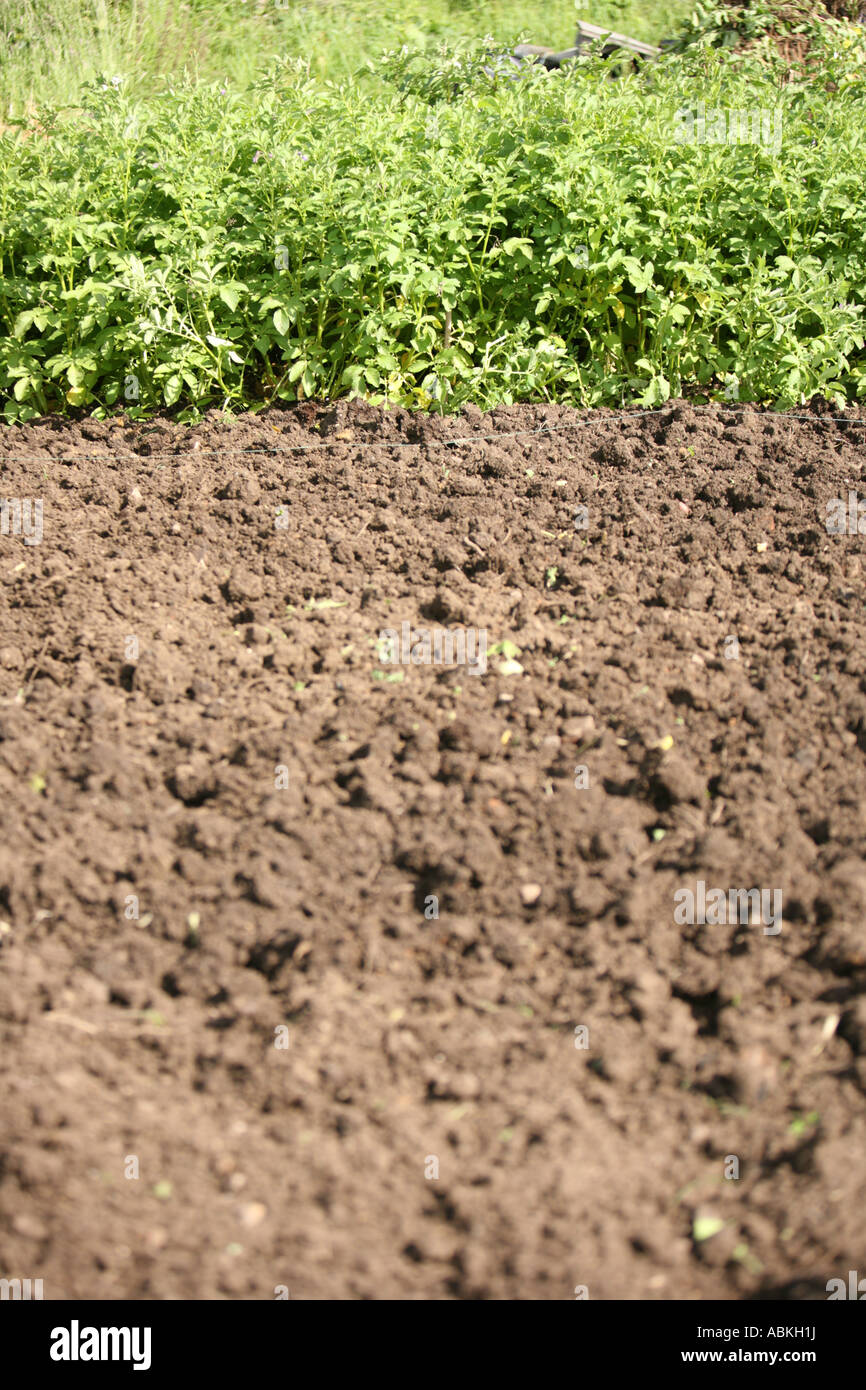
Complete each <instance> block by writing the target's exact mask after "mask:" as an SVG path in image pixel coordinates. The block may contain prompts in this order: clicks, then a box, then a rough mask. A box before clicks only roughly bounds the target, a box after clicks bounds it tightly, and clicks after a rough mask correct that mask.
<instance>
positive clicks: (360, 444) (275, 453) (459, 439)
mask: <svg viewBox="0 0 866 1390" xmlns="http://www.w3.org/2000/svg"><path fill="white" fill-rule="evenodd" d="M685 408H686V409H689V410H692V411H694V412H696V413H697V412H699V411H707V410H715V411H716V412H718V413H721V412H727V413H729V414H732V415H737V414H739V415H740V416H742V415H743V414H744V412H745V411H746V410H749V409H751V410H752V413H753V414H755V415H759V416H760V418H761V419H763V420H771V419H772V420H778V421H784V420H807V421H811V422H812V424H818V425H822V424H842V425H859V426H860V427H861V428H863V427H866V416H864V417H863V418H862V419H858V418H853V419H852V418H851V417H850V416H847V415H794V414H788V413H786V412H782V411H769V412H764V413H761V412H760V411H757V410H755V409H754V407H750V406H741V407H740V408H739V411H738V410H737V408H736V407H734V406H719V405H698V406H686V407H685ZM602 409H603V407H602ZM677 409H683V406H681V405H680V404H679V403H678V402H677V403H675V404H674V405H671V406H665V407H662V409H661V410H633V411H621V412H619V413H616V414H611V415H606V416H600V415H598V414H594V415H591V416H588V417H586V418H584V419H582V420H570V421H568V423H567V424H562V425H541V426H539V428H538V429H534V430H499V431H497V433H496V434H464V435H457V436H456V437H455V438H454V439H421V440H417V441H406V440H394V441H385V440H370V441H368V442H364V441H355V440H351V439H338V438H336V436H335V437H333V438H330V439H327V438H326V439H321V440H318V441H317V442H316V443H315V444H289V443H286V445H285V447H284V448H282V449H279V448H277V447H276V445H273V446H271V447H270V448H241V449H223V448H219V449H195V450H193V449H192V448H191V447H190V446H188V447H186V448H185V449H184V450H183V451H182V452H180V453H178V452H175V453H168V452H163V453H156V454H137V453H135V452H134V451H130V452H129V453H128V454H127V455H126V460H127V461H129V460H137V461H138V462H139V463H145V462H146V463H151V462H153V461H154V460H156V459H178V458H181V457H185V456H186V455H187V454H189V453H191V452H195V453H196V454H198V455H199V457H200V458H205V457H208V456H211V455H213V456H216V457H220V458H226V457H228V458H254V457H260V458H274V457H277V458H288V457H289V456H290V455H291V454H298V453H303V454H306V453H313V452H315V451H317V450H320V449H339V448H347V449H354V450H356V451H357V450H360V451H361V452H366V451H368V450H370V449H380V450H383V449H384V450H387V449H426V448H429V447H430V445H431V444H433V445H435V444H438V445H441V446H442V447H443V448H452V447H454V445H457V444H492V443H495V442H496V441H497V440H499V439H526V438H531V437H538V436H539V435H545V434H560V433H562V432H563V431H564V430H571V429H578V428H579V427H580V426H581V425H599V424H601V425H604V424H615V423H616V422H617V421H620V420H641V419H646V418H650V419H658V417H659V416H661V415H664V414H668V413H670V411H671V410H677ZM423 418H424V419H428V420H430V419H434V420H438V419H447V418H448V417H447V416H439V415H430V414H429V413H427V414H425V415H424V417H423ZM363 423H364V424H367V423H372V422H368V421H364V422H363ZM350 427H351V426H350V425H347V426H346V428H350ZM191 428H195V427H194V426H192V427H191ZM0 439H2V435H0ZM106 442H107V441H106ZM68 447H69V448H70V449H71V450H74V449H75V445H74V444H70V445H69V446H68ZM112 452H113V453H114V454H115V455H117V450H116V449H114V450H113V451H112ZM117 456H118V457H120V456H119V455H117ZM79 458H80V459H81V462H82V463H84V462H96V463H100V462H101V463H104V462H105V455H104V454H86V453H85V454H80V455H79ZM50 461H51V462H52V463H56V462H57V461H58V460H57V459H55V458H53V457H52V458H51V460H50ZM0 462H3V463H32V464H42V465H44V464H45V463H46V462H47V460H46V459H45V458H44V457H41V458H31V457H29V456H28V455H26V454H3V453H2V452H0Z"/></svg>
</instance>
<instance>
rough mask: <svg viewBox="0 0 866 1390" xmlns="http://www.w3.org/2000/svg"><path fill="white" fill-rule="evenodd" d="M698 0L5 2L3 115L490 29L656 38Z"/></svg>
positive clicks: (358, 61) (318, 70)
mask: <svg viewBox="0 0 866 1390" xmlns="http://www.w3.org/2000/svg"><path fill="white" fill-rule="evenodd" d="M690 9H691V3H690V0H599V2H598V3H590V0H586V3H584V4H575V3H574V0H492V3H491V2H490V0H484V2H483V3H482V0H391V3H389V4H387V5H382V4H380V3H377V2H376V0H349V3H346V4H342V3H338V0H305V2H302V0H180V3H179V2H178V0H0V74H2V76H0V120H3V119H4V118H5V120H7V121H10V120H14V119H15V118H18V117H21V116H22V115H23V114H24V113H25V112H27V111H34V110H36V111H39V110H41V108H42V106H43V105H44V104H46V103H47V104H49V105H52V106H55V107H56V106H74V105H75V104H76V103H77V102H78V101H79V99H80V98H79V93H80V88H81V84H82V82H89V81H92V80H93V79H94V78H95V77H97V76H98V75H100V74H105V75H107V76H109V77H112V76H122V77H123V78H124V80H125V86H126V89H127V90H129V91H131V92H133V94H137V95H145V94H146V93H148V92H149V91H151V90H153V89H154V88H155V87H156V86H158V85H160V84H161V83H162V82H163V81H164V80H165V79H166V78H178V77H180V75H181V74H182V73H183V72H184V71H186V72H187V73H189V74H190V75H192V76H193V77H195V78H199V79H201V80H204V81H215V80H217V79H220V80H222V81H227V82H228V83H229V84H230V85H231V86H232V87H234V88H236V89H237V88H242V87H244V86H246V85H248V83H249V82H250V81H252V80H253V79H254V78H255V76H256V75H257V74H259V73H261V72H262V71H264V69H265V68H266V67H267V66H268V65H269V63H270V62H271V61H272V60H273V59H274V58H277V57H289V58H302V59H304V60H305V61H306V62H307V63H308V64H309V68H310V71H311V73H312V74H313V75H314V76H317V77H320V78H323V79H328V80H334V81H338V80H343V79H346V78H347V77H349V76H352V75H353V74H356V73H358V72H361V71H363V70H364V69H365V66H366V65H367V64H368V63H370V62H374V61H375V60H376V59H377V58H378V57H379V55H380V54H381V53H382V52H383V51H385V50H386V49H394V48H399V47H400V46H401V45H402V44H404V43H405V44H408V45H409V46H411V47H413V48H417V47H421V46H424V45H425V44H428V43H429V44H435V43H437V42H440V41H443V40H445V41H448V42H455V41H457V40H459V39H462V38H477V37H480V36H482V35H484V34H490V35H492V36H493V37H494V38H495V39H496V40H497V41H501V42H503V43H504V44H510V43H514V42H517V41H518V40H519V39H520V38H525V39H528V40H530V41H532V42H537V43H545V44H550V45H551V46H553V47H557V48H566V47H568V46H570V45H571V44H572V42H573V40H574V33H575V28H576V24H577V20H578V18H583V19H589V20H591V21H593V22H594V23H599V24H609V25H610V26H611V28H616V29H619V30H626V31H627V32H629V33H632V34H633V35H634V36H635V37H636V38H642V39H645V40H647V41H649V42H653V41H657V40H658V39H659V38H662V37H664V36H665V35H666V34H668V33H670V32H671V30H672V29H673V28H675V26H676V23H677V21H678V20H679V19H680V18H682V17H685V16H686V15H687V14H688V13H689V11H690Z"/></svg>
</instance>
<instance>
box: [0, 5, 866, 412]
mask: <svg viewBox="0 0 866 1390" xmlns="http://www.w3.org/2000/svg"><path fill="white" fill-rule="evenodd" d="M815 44H820V45H823V47H822V48H821V78H820V80H819V81H816V80H815V79H814V78H811V79H810V80H805V79H804V80H802V81H797V80H790V74H789V73H788V72H787V70H786V69H785V65H784V63H783V60H782V59H780V58H779V57H778V56H777V55H774V52H773V50H772V49H771V48H768V49H767V51H766V52H759V53H755V52H753V51H752V52H749V53H748V54H746V55H739V56H736V55H732V54H731V53H730V52H728V51H727V50H725V49H724V48H717V47H715V46H713V45H700V46H697V47H694V48H690V49H689V50H687V51H686V52H684V53H682V54H671V55H665V57H664V58H663V59H662V60H661V61H660V62H659V63H658V64H656V65H654V66H653V68H652V69H651V70H645V71H644V73H643V75H642V76H637V77H633V78H626V79H618V80H611V78H610V76H609V69H608V67H607V65H606V64H605V63H604V62H603V61H602V60H601V59H600V58H598V57H592V58H590V59H588V60H585V61H582V62H581V63H580V64H578V65H576V66H575V69H574V71H572V72H570V73H569V74H567V75H563V74H557V75H556V76H549V75H548V74H546V73H544V72H543V71H539V70H532V71H528V72H526V73H523V74H521V75H520V76H519V77H515V76H514V73H513V70H509V71H507V72H506V71H499V70H498V69H497V68H496V66H495V65H494V67H493V69H491V66H490V63H489V61H488V59H489V45H485V44H478V45H474V46H473V45H470V46H468V47H466V48H465V49H464V50H461V52H460V54H459V55H458V59H457V61H458V64H462V65H463V66H462V67H461V68H460V73H461V74H462V76H461V77H460V80H459V81H458V82H456V84H455V67H454V59H453V54H452V55H449V56H448V58H447V62H443V72H442V84H440V87H438V88H437V87H436V84H435V83H434V84H433V86H432V88H431V86H430V82H429V78H430V72H429V70H428V72H427V74H426V79H425V81H426V87H425V90H424V91H423V92H422V91H419V90H415V89H413V83H412V81H411V80H406V79H407V77H409V78H411V73H412V55H411V54H409V53H407V52H406V51H403V52H402V53H401V54H397V55H392V58H391V59H389V60H387V61H386V62H385V63H384V65H383V77H384V78H385V79H386V80H383V81H382V82H381V83H380V84H379V85H378V86H377V87H375V88H371V87H370V86H366V87H362V86H360V85H358V84H357V83H354V82H347V83H341V84H332V83H327V82H322V81H320V80H317V79H315V78H314V77H312V76H311V75H310V72H309V69H308V66H307V65H306V64H304V63H303V62H294V61H284V62H280V63H277V64H276V65H275V67H274V68H273V69H272V70H271V71H270V73H269V74H268V76H267V77H266V78H264V79H263V80H261V81H259V82H258V83H256V84H255V85H253V86H252V87H250V88H249V89H248V90H247V91H246V92H244V93H243V94H233V93H232V92H231V91H229V90H228V89H227V88H226V87H224V86H221V85H220V84H211V85H208V86H201V85H197V84H194V83H182V84H179V85H177V86H174V87H170V88H168V89H166V90H165V91H164V92H162V93H161V94H159V95H157V96H153V97H152V98H149V99H148V100H146V101H141V100H134V99H130V98H129V97H128V96H127V95H126V93H125V92H124V87H123V83H122V82H121V81H115V82H112V81H110V80H105V81H102V82H98V83H95V84H93V85H92V86H91V87H90V88H89V89H88V90H87V91H86V93H85V94H84V97H83V102H84V107H83V109H82V110H81V112H80V113H78V114H77V115H76V116H75V117H74V118H73V119H65V120H61V119H59V118H57V117H56V116H55V114H54V113H52V112H50V111H43V112H42V114H41V119H42V124H43V127H44V129H45V135H44V137H40V138H32V139H29V140H21V139H17V138H14V137H13V136H3V137H0V143H2V149H0V156H2V158H0V402H2V408H3V410H4V413H5V418H6V419H7V420H8V421H16V420H17V421H26V420H27V419H30V418H33V417H34V416H36V415H40V414H44V413H47V412H49V411H54V410H61V409H65V410H83V411H87V412H90V413H95V414H103V413H106V412H110V411H112V410H114V409H118V408H121V407H122V408H123V409H125V410H126V411H127V412H128V413H130V414H132V415H135V414H145V413H148V412H150V411H152V410H154V409H156V408H159V407H166V406H168V407H175V408H176V409H177V411H178V412H179V414H180V416H181V418H185V419H192V418H195V417H196V416H197V415H198V414H199V413H200V412H201V411H202V410H204V409H205V408H207V407H208V406H213V405H218V406H220V407H223V408H225V409H239V408H245V409H249V408H253V409H255V408H258V407H259V406H261V405H264V404H267V403H268V402H271V401H275V400H284V401H293V400H298V399H304V398H309V397H317V398H322V397H327V398H333V397H335V396H337V395H341V394H346V393H359V394H364V395H367V396H370V397H371V398H373V399H379V400H384V399H387V400H391V401H394V402H399V403H401V404H406V405H413V406H421V407H430V406H431V405H434V404H436V405H438V406H439V407H440V408H442V409H451V408H456V407H458V406H459V405H461V404H462V403H464V402H467V401H474V402H476V403H477V404H479V405H481V406H482V407H486V406H489V405H491V404H493V403H494V402H497V401H511V400H517V399H527V398H536V399H537V398H539V397H540V398H546V399H549V400H557V401H570V402H575V403H581V404H585V405H593V406H598V405H621V404H623V403H627V404H628V403H640V404H643V405H647V406H652V405H655V404H658V403H660V402H663V401H665V400H666V399H668V398H669V397H671V396H676V395H680V394H687V395H703V396H704V397H712V396H717V397H726V398H727V399H740V400H744V399H752V400H760V401H766V402H769V403H773V404H776V405H780V406H787V405H792V404H796V403H798V402H801V401H803V400H806V399H808V398H809V397H810V396H811V395H813V394H815V393H821V394H823V395H826V396H829V397H831V398H834V399H836V400H838V401H840V402H842V401H845V400H847V401H851V400H856V399H858V398H862V397H863V396H864V395H866V375H864V352H863V347H864V339H863V331H862V330H863V304H864V302H866V241H864V236H863V192H862V190H863V177H862V171H863V167H864V162H866V160H864V155H866V122H864V100H863V97H864V90H866V88H864V73H866V61H864V60H866V45H864V41H863V39H862V37H860V31H859V30H857V29H856V28H855V27H854V26H850V25H844V24H838V25H836V24H829V25H825V26H823V28H822V31H821V33H820V34H819V35H818V36H817V37H816V40H815ZM813 55H814V45H813ZM428 57H429V55H428ZM395 76H398V77H399V78H400V80H399V81H392V80H390V79H391V78H393V77H395ZM455 85H456V87H457V90H456V91H455V90H454V87H455ZM735 112H744V113H747V116H748V114H749V113H752V117H753V119H752V121H751V125H749V122H748V120H747V122H746V127H745V129H746V132H747V135H748V133H749V131H751V136H752V137H754V136H755V134H756V133H757V134H758V135H759V138H758V139H757V140H755V139H753V138H749V139H748V142H747V143H742V142H741V137H742V133H743V129H744V127H743V126H742V123H741V124H740V127H739V137H740V138H738V136H737V133H736V132H737V129H738V127H737V120H736V117H734V118H733V122H731V120H730V119H729V118H730V115H731V113H735ZM701 113H703V115H702V114H701ZM754 113H758V119H757V124H756V122H755V119H754ZM762 120H763V122H764V124H763V126H762V125H761V121H762ZM726 121H727V126H726V124H725V122H726ZM701 122H703V123H701ZM770 130H772V132H773V138H772V139H769V138H768V139H764V138H760V133H761V131H763V133H764V135H766V134H767V132H769V131H770ZM732 131H733V138H731V135H732Z"/></svg>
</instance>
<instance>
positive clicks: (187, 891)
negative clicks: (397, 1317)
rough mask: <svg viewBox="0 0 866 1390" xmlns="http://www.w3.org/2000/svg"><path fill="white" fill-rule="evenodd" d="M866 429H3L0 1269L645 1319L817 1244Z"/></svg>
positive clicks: (865, 1230)
mask: <svg viewBox="0 0 866 1390" xmlns="http://www.w3.org/2000/svg"><path fill="white" fill-rule="evenodd" d="M864 423H866V419H864V416H863V415H860V416H857V415H853V414H852V416H851V418H850V420H849V421H847V422H840V421H838V420H836V419H835V418H833V416H832V414H826V413H823V414H822V413H821V412H816V413H814V414H811V415H809V416H808V417H807V418H802V419H796V418H788V417H783V416H773V415H769V414H766V415H765V414H761V413H756V412H754V411H752V410H744V411H742V412H725V411H723V410H721V409H718V408H715V407H712V408H707V409H704V410H696V409H693V408H691V407H689V406H685V405H682V404H677V405H675V406H673V407H672V408H670V409H667V410H665V411H664V412H662V413H660V414H657V415H649V416H634V417H628V418H624V419H622V418H619V417H617V416H616V415H614V414H612V413H606V412H602V413H598V414H595V415H592V416H589V417H584V416H580V415H579V414H577V413H575V412H571V411H567V410H565V409H559V408H552V407H551V408H546V407H537V408H536V407H525V406H524V407H519V408H518V407H514V408H508V409H499V410H497V411H495V412H494V413H493V414H492V415H491V416H487V417H482V416H481V415H480V414H479V412H477V411H470V412H467V413H466V414H465V415H463V416H461V417H459V418H456V419H445V420H443V419H438V418H431V417H419V416H417V415H410V414H407V413H404V412H391V413H388V414H382V413H381V412H378V411H376V410H374V409H372V408H371V407H369V406H365V405H362V404H359V403H356V404H353V405H347V404H345V403H342V404H341V405H340V406H338V407H337V408H335V409H332V410H330V411H328V412H318V413H317V412H316V410H315V409H314V408H313V407H312V406H307V407H302V408H299V409H298V410H296V411H294V412H285V413H276V412H270V413H268V414H266V415H263V416H261V417H259V418H257V419H252V418H242V419H241V420H240V421H238V422H237V423H236V424H235V425H234V426H229V424H228V423H226V422H223V421H220V420H219V419H217V418H215V419H212V420H208V421H207V422H206V423H205V424H204V425H203V426H201V427H199V428H196V429H192V430H190V429H184V428H180V427H176V426H174V425H170V424H167V423H162V422H156V423H154V424H152V425H149V426H148V425H134V426H130V425H126V424H123V423H120V424H118V423H116V422H115V423H105V424H98V423H95V422H85V423H83V424H80V425H78V424H70V423H68V422H60V421H50V422H41V423H37V424H33V425H31V426H29V427H25V428H21V429H17V430H15V431H6V432H4V433H3V434H2V435H0V460H2V463H3V472H4V491H5V494H6V495H7V497H9V498H10V499H17V500H18V502H19V503H20V504H21V507H20V508H19V514H20V518H23V520H21V528H20V529H21V534H19V535H17V536H16V535H14V534H11V532H13V531H14V530H15V529H16V525H15V521H16V512H15V508H14V507H13V506H10V507H9V508H8V510H7V523H8V524H7V526H6V530H8V531H10V534H4V535H2V536H0V670H2V676H3V680H2V686H0V693H2V696H3V699H2V703H0V794H2V797H3V802H4V806H5V831H4V836H3V842H2V847H0V919H2V925H0V942H2V945H0V1046H2V1055H3V1060H4V1071H5V1079H4V1091H5V1093H6V1122H5V1126H4V1130H5V1133H4V1138H3V1141H2V1146H0V1223H2V1227H3V1229H4V1230H5V1231H6V1233H7V1234H6V1235H5V1237H4V1242H3V1257H2V1268H0V1275H3V1276H5V1277H22V1278H23V1277H31V1278H40V1277H41V1278H42V1279H43V1280H44V1292H45V1297H46V1298H61V1297H71V1298H78V1299H84V1298H86V1299H113V1298H134V1299H150V1298H223V1297H242V1298H273V1297H274V1296H275V1292H274V1291H275V1289H279V1288H281V1287H282V1288H284V1289H288V1291H289V1293H290V1295H291V1296H292V1297H314V1298H386V1297H394V1298H434V1299H439V1298H454V1297H456V1298H506V1297H508V1298H519V1299H537V1298H541V1299H548V1298H550V1299H562V1298H566V1299H567V1298H572V1297H574V1290H575V1287H577V1286H585V1287H586V1288H587V1289H588V1292H589V1295H590V1297H592V1298H656V1299H667V1298H714V1297H720V1298H736V1297H740V1296H743V1295H747V1294H752V1293H757V1292H759V1291H764V1292H768V1291H770V1292H772V1291H774V1290H785V1291H788V1292H789V1293H790V1291H791V1290H799V1296H809V1295H810V1293H814V1294H815V1296H820V1297H825V1296H826V1295H825V1294H824V1292H823V1290H824V1286H825V1284H826V1281H827V1280H828V1279H830V1278H834V1277H841V1278H846V1277H847V1271H848V1270H849V1269H857V1268H861V1269H862V1267H863V1263H864V1260H866V1215H864V1213H866V1202H864V1197H866V1183H864V1177H863V1164H862V1155H863V1151H864V1146H866V1117H864V1104H863V1090H864V1086H866V1004H864V990H866V938H864V930H863V918H864V911H863V909H864V898H866V868H864V862H863V848H864V831H866V800H864V789H866V779H864V756H866V679H864V668H863V656H864V636H866V634H864V597H866V584H864V573H863V544H864V542H863V538H862V536H860V535H858V534H856V533H855V534H850V533H848V534H830V533H828V530H827V527H826V524H825V520H826V516H827V511H826V507H827V503H828V501H830V499H832V498H839V499H842V502H843V503H844V508H845V513H844V514H845V517H846V518H848V516H849V512H848V503H849V501H850V498H849V493H856V492H857V489H858V488H861V489H862V486H863V466H864V459H866V449H864ZM485 435H494V436H496V437H495V438H493V439H485V438H483V436H485ZM456 441H460V442H456ZM37 499H42V502H43V510H42V516H41V540H39V541H38V543H33V544H28V538H29V540H30V541H36V540H37V539H38V538H37V536H36V524H35V519H36V516H37V508H36V506H35V502H36V500H37ZM25 502H27V503H29V504H30V506H29V521H30V527H29V536H25V532H28V527H27V525H26V522H27V519H28V508H27V507H25V506H24V503H25ZM855 506H856V498H855ZM854 515H855V522H856V513H855V514H854ZM864 527H866V522H864ZM855 532H856V525H855ZM407 628H408V644H409V645H408V647H406V645H405V644H406V632H407ZM446 630H447V631H448V632H449V634H450V635H451V636H450V638H449V640H454V641H455V642H456V640H457V637H459V636H460V634H462V636H463V639H464V640H465V641H466V653H465V655H466V658H467V660H466V664H464V665H457V666H451V667H448V666H446V665H443V664H438V665H437V664H436V661H435V657H436V651H437V648H436V640H437V636H438V637H441V636H442V634H443V633H444V632H445V631H446ZM389 632H390V634H391V635H390V636H388V635H387V634H388V633H389ZM425 633H426V634H427V636H428V637H429V638H430V645H429V647H428V648H427V649H426V650H427V654H428V655H429V654H431V653H432V658H433V659H431V661H430V662H429V664H415V662H414V661H413V660H412V656H413V655H414V656H416V657H417V656H419V655H420V656H423V655H424V654H425V647H424V634H425ZM383 634H385V636H384V638H383ZM455 634H456V637H455ZM383 642H384V644H385V645H382V643H383ZM418 644H420V645H418ZM455 650H456V651H457V654H458V655H459V654H460V649H459V647H455ZM443 652H445V654H446V655H447V649H444V648H443ZM406 655H408V657H409V660H408V661H407V662H406V663H405V664H403V662H402V658H403V657H404V656H406ZM387 656H392V657H396V658H397V659H396V660H395V661H387V660H385V659H384V658H385V657H387ZM518 668H522V669H518ZM713 890H721V893H722V894H724V895H726V896H725V899H724V906H723V907H722V910H721V912H719V911H718V910H717V911H716V912H715V914H714V913H713V911H712V909H711V908H710V907H709V906H708V902H709V899H708V895H710V894H712V893H713ZM752 890H759V892H758V896H757V897H755V898H753V899H749V900H748V901H749V903H750V904H751V906H750V908H749V910H748V911H745V912H741V911H740V907H739V904H740V898H739V897H738V898H737V904H738V906H737V911H736V912H735V911H734V909H733V907H732V906H731V905H730V903H729V897H728V895H729V894H730V893H731V892H734V893H737V892H738V891H739V892H742V893H747V892H750V891H752ZM761 893H764V894H765V895H766V896H765V897H764V898H761V896H760V894H761ZM777 894H778V895H781V896H780V897H777V896H776V895H777ZM713 901H714V902H715V903H716V907H717V909H718V904H719V901H720V899H719V898H718V897H716V898H714V899H713ZM744 901H745V900H744ZM780 904H781V909H780V911H776V909H777V907H779V905H780ZM702 908H704V909H705V910H703V911H702ZM702 917H706V918H707V921H708V924H707V925H704V924H702V921H701V919H702ZM777 928H778V929H777ZM735 1170H738V1176H736V1175H735Z"/></svg>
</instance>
